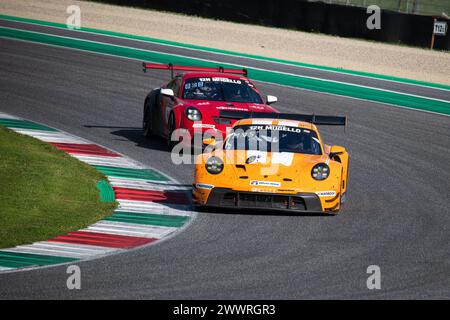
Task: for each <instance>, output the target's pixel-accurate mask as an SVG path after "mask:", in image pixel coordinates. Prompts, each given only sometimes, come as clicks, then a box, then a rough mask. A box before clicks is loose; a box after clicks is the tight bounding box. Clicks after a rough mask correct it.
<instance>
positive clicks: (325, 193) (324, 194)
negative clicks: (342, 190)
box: [316, 191, 336, 197]
mask: <svg viewBox="0 0 450 320" xmlns="http://www.w3.org/2000/svg"><path fill="white" fill-rule="evenodd" d="M316 194H317V195H318V196H319V197H334V196H336V191H317V192H316Z"/></svg>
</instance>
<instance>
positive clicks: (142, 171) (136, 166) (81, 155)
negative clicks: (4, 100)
mask: <svg viewBox="0 0 450 320" xmlns="http://www.w3.org/2000/svg"><path fill="white" fill-rule="evenodd" d="M0 125H3V126H6V127H8V128H10V129H11V130H14V131H16V132H18V133H20V134H24V135H28V136H31V137H34V138H36V139H39V140H41V141H44V142H47V143H50V144H52V145H53V146H55V147H56V148H58V149H60V150H63V151H65V152H66V153H68V154H70V155H71V156H73V157H75V158H77V159H78V160H80V161H82V162H85V163H87V164H89V165H91V166H93V167H94V168H96V169H97V170H99V171H101V172H102V173H104V174H105V175H106V177H107V178H108V184H107V185H106V186H107V187H108V188H109V189H110V190H112V192H113V194H111V195H109V196H108V197H107V198H108V199H110V198H115V200H116V201H117V202H118V203H119V205H118V207H117V209H116V210H115V212H114V213H113V214H112V215H111V216H109V217H106V218H105V219H103V220H100V221H98V222H97V223H95V224H93V225H91V226H88V227H87V228H85V229H82V230H78V231H74V232H70V233H68V234H66V235H60V236H57V237H54V238H52V239H48V240H46V241H39V242H35V243H32V244H26V245H20V246H17V247H14V248H7V249H1V250H0V272H11V271H16V270H27V269H30V268H36V267H45V266H51V265H57V264H61V263H73V262H76V261H80V260H87V259H93V258H98V257H102V256H105V255H109V254H115V253H120V252H124V251H125V250H130V249H133V248H136V247H140V246H144V245H149V244H153V243H155V242H157V241H160V240H161V239H164V238H167V237H169V236H171V235H173V234H175V233H176V232H178V231H179V230H180V229H181V228H183V227H185V226H186V225H187V224H188V223H189V221H190V220H191V219H192V217H193V215H194V213H193V212H192V211H190V210H191V205H190V199H189V196H188V195H187V193H186V191H187V190H186V188H183V186H182V185H180V184H179V183H178V182H176V181H175V180H173V179H171V178H170V177H168V176H166V175H164V174H162V173H160V172H158V171H156V170H154V169H152V168H149V167H146V166H145V165H143V164H141V163H138V162H136V161H134V160H132V159H130V158H128V157H125V156H123V155H121V154H119V153H116V152H114V151H111V150H109V149H107V148H105V147H103V146H99V145H96V144H94V143H92V142H90V141H87V140H85V139H82V138H79V137H76V136H73V135H71V134H68V133H65V132H61V131H58V130H56V129H54V128H50V127H48V126H45V125H42V124H38V123H34V122H31V121H28V120H24V119H20V118H18V117H15V116H12V115H9V114H5V113H1V112H0ZM105 183H106V182H99V186H101V187H102V188H104V187H106V186H105Z"/></svg>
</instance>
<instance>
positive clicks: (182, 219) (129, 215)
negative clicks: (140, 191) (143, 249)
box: [104, 211, 189, 228]
mask: <svg viewBox="0 0 450 320" xmlns="http://www.w3.org/2000/svg"><path fill="white" fill-rule="evenodd" d="M104 220H108V221H117V222H124V223H136V224H145V225H153V226H164V227H175V228H179V227H182V226H183V225H184V224H185V223H186V222H187V221H189V217H187V216H176V215H164V214H150V213H137V212H124V211H116V212H115V213H114V214H113V215H112V216H110V217H107V218H105V219H104Z"/></svg>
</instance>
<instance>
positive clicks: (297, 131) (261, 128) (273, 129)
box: [250, 122, 302, 133]
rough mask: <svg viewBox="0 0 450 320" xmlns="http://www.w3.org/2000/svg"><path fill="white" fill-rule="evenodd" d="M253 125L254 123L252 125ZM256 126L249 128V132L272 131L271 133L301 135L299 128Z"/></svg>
mask: <svg viewBox="0 0 450 320" xmlns="http://www.w3.org/2000/svg"><path fill="white" fill-rule="evenodd" d="M253 124H255V123H253ZM259 124H260V123H259V122H258V125H256V126H250V130H272V131H288V132H296V133H301V132H302V129H301V128H294V127H286V126H278V125H259Z"/></svg>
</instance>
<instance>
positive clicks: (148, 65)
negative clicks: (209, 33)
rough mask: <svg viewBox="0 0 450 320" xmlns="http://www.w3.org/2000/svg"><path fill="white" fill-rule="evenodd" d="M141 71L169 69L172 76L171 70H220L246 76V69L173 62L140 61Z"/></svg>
mask: <svg viewBox="0 0 450 320" xmlns="http://www.w3.org/2000/svg"><path fill="white" fill-rule="evenodd" d="M142 67H143V71H144V72H147V69H158V70H170V72H171V75H172V78H173V72H174V71H175V70H177V71H192V72H220V73H231V74H240V75H243V76H244V77H246V76H247V74H248V73H247V69H231V68H224V67H220V66H219V67H217V68H209V67H195V66H174V65H173V64H171V63H169V64H159V63H148V62H143V63H142Z"/></svg>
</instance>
